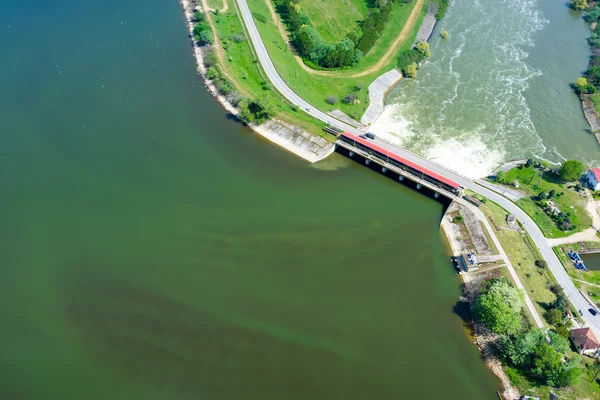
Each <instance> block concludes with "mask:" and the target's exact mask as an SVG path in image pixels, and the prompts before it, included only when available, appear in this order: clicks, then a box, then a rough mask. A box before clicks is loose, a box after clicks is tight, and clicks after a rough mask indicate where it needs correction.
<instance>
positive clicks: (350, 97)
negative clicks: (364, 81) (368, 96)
mask: <svg viewBox="0 0 600 400" xmlns="http://www.w3.org/2000/svg"><path fill="white" fill-rule="evenodd" d="M355 100H356V94H354V93H348V94H347V95H346V96H344V100H342V101H343V102H344V103H346V104H354V101H355Z"/></svg>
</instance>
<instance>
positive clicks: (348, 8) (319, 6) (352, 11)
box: [300, 0, 368, 43]
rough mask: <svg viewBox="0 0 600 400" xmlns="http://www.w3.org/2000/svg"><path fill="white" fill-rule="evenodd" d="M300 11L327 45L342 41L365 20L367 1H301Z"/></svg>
mask: <svg viewBox="0 0 600 400" xmlns="http://www.w3.org/2000/svg"><path fill="white" fill-rule="evenodd" d="M300 5H301V7H302V10H304V12H305V13H306V15H308V18H309V19H310V21H311V22H312V24H313V26H314V27H315V29H316V30H317V31H319V33H321V36H323V39H325V40H326V41H327V42H329V43H335V42H339V41H340V40H342V39H343V38H344V37H346V35H347V34H348V33H350V32H352V31H356V29H357V28H358V21H362V20H363V19H365V17H366V15H367V12H368V8H367V0H303V1H302V2H301V3H300Z"/></svg>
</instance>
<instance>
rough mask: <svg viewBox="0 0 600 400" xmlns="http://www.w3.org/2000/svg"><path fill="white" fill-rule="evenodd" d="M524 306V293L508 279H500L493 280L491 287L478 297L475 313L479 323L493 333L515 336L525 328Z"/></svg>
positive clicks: (474, 305)
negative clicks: (523, 322)
mask: <svg viewBox="0 0 600 400" xmlns="http://www.w3.org/2000/svg"><path fill="white" fill-rule="evenodd" d="M524 306H525V302H524V300H523V293H521V292H520V291H519V290H518V289H517V288H515V287H514V286H513V285H512V284H511V283H510V282H509V281H508V280H507V279H504V278H498V279H492V281H490V283H489V287H487V288H486V289H485V290H484V291H482V292H481V293H480V294H479V296H477V299H476V300H475V303H474V304H473V312H474V313H475V317H476V318H477V319H478V320H479V322H481V323H483V324H485V325H486V326H487V327H488V328H489V329H490V330H491V331H492V332H494V333H497V334H500V335H506V334H515V333H517V332H518V331H519V330H520V329H521V327H522V326H523V324H522V322H521V311H522V310H523V307H524Z"/></svg>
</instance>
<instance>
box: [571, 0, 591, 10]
mask: <svg viewBox="0 0 600 400" xmlns="http://www.w3.org/2000/svg"><path fill="white" fill-rule="evenodd" d="M570 6H571V8H572V9H573V10H578V11H581V10H585V9H586V8H587V1H586V0H571V3H570Z"/></svg>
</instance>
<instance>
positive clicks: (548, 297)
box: [480, 201, 556, 315]
mask: <svg viewBox="0 0 600 400" xmlns="http://www.w3.org/2000/svg"><path fill="white" fill-rule="evenodd" d="M480 209H481V211H482V212H483V213H484V214H485V216H486V217H487V218H488V220H489V221H490V223H491V224H492V226H493V227H494V228H495V230H496V232H495V234H496V237H497V238H498V240H499V241H500V244H501V245H502V248H503V249H504V251H505V252H506V255H507V256H508V258H509V260H510V262H511V264H512V265H513V267H514V268H515V271H516V272H517V275H518V276H519V279H520V280H521V283H522V284H523V286H524V287H525V290H526V292H527V294H528V295H529V298H531V301H532V302H533V305H534V307H535V308H536V310H537V312H538V313H539V314H541V315H544V313H545V311H546V309H545V308H544V307H546V306H547V305H548V304H552V303H554V302H555V301H556V294H555V293H554V292H553V288H554V286H555V285H556V281H555V280H554V276H552V274H551V272H550V271H549V270H548V269H547V268H544V265H545V262H544V261H543V257H542V255H541V254H540V253H539V251H538V249H537V247H536V246H535V244H533V241H532V240H531V238H530V237H529V235H527V234H523V233H521V232H519V231H515V230H513V229H511V227H510V226H509V224H508V223H507V222H506V216H507V215H508V213H507V212H506V211H505V210H504V209H503V208H502V207H500V206H498V205H497V204H496V203H494V202H491V201H487V202H486V203H485V204H484V205H482V206H481V207H480Z"/></svg>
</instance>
